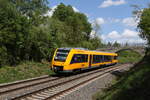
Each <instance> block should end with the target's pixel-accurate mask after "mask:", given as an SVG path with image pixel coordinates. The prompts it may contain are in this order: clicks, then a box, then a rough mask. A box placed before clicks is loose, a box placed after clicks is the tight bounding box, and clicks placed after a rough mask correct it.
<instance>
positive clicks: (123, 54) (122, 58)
mask: <svg viewBox="0 0 150 100" xmlns="http://www.w3.org/2000/svg"><path fill="white" fill-rule="evenodd" d="M118 55H119V56H118V60H119V63H134V62H138V61H140V60H141V58H142V56H141V55H140V54H139V53H138V52H136V51H133V50H126V51H120V52H118Z"/></svg>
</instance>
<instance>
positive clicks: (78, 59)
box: [70, 54, 88, 64]
mask: <svg viewBox="0 0 150 100" xmlns="http://www.w3.org/2000/svg"><path fill="white" fill-rule="evenodd" d="M87 61H88V55H87V54H74V55H73V57H72V60H71V63H70V64H73V63H82V62H87Z"/></svg>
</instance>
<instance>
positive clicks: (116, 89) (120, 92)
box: [94, 7, 150, 100]
mask: <svg viewBox="0 0 150 100" xmlns="http://www.w3.org/2000/svg"><path fill="white" fill-rule="evenodd" d="M136 14H137V15H138V17H139V19H140V21H139V23H138V29H139V31H140V33H141V34H140V36H141V37H142V38H144V39H145V40H147V47H146V53H145V56H144V58H143V59H142V60H141V61H140V62H139V63H137V64H136V65H135V66H134V67H133V68H132V69H131V70H130V71H128V72H126V74H124V76H122V77H121V78H120V79H119V80H117V81H116V82H115V84H113V85H112V86H110V87H109V88H107V89H105V90H104V91H103V93H97V94H96V95H95V96H94V99H96V100H149V99H150V92H149V91H150V62H149V61H150V23H149V22H150V7H148V8H145V9H143V10H140V11H139V10H138V11H136Z"/></svg>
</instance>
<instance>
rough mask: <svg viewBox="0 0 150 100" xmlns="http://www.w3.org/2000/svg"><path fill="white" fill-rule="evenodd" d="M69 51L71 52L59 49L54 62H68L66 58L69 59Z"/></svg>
mask: <svg viewBox="0 0 150 100" xmlns="http://www.w3.org/2000/svg"><path fill="white" fill-rule="evenodd" d="M69 51H70V50H62V49H58V50H57V53H56V56H55V58H54V60H55V61H62V62H65V60H66V58H67V56H68V53H69Z"/></svg>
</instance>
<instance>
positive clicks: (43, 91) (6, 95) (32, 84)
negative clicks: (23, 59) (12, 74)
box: [0, 64, 130, 100]
mask: <svg viewBox="0 0 150 100" xmlns="http://www.w3.org/2000/svg"><path fill="white" fill-rule="evenodd" d="M129 65H130V64H123V65H116V66H110V67H106V68H102V69H97V70H94V71H89V72H86V73H81V74H77V75H73V76H68V77H48V76H47V77H46V76H45V78H44V77H43V78H37V79H33V81H32V80H28V81H24V82H21V83H17V82H16V83H14V84H9V85H4V86H0V88H2V89H0V96H1V98H0V99H11V100H12V99H13V100H16V99H30V100H33V99H52V98H56V97H58V96H59V95H61V94H63V93H65V92H67V91H69V90H71V89H74V88H76V87H78V86H81V85H83V84H84V83H87V82H89V81H91V80H93V79H96V78H98V77H100V76H103V75H105V74H107V73H110V72H112V71H113V70H116V69H118V68H121V67H125V66H129ZM10 87H11V88H10Z"/></svg>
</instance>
